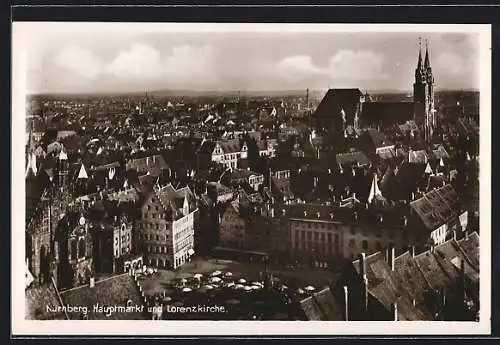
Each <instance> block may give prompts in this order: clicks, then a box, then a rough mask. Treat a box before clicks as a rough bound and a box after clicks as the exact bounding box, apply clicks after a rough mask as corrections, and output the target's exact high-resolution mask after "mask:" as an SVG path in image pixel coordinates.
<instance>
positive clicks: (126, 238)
mask: <svg viewBox="0 0 500 345" xmlns="http://www.w3.org/2000/svg"><path fill="white" fill-rule="evenodd" d="M118 240H119V238H118V237H115V245H118ZM127 241H130V234H127V235H126V236H125V235H123V236H122V243H123V242H127Z"/></svg>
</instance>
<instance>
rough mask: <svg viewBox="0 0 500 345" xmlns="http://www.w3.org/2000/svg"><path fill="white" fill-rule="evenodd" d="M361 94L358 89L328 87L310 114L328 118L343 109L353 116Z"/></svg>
mask: <svg viewBox="0 0 500 345" xmlns="http://www.w3.org/2000/svg"><path fill="white" fill-rule="evenodd" d="M361 96H363V93H362V92H361V91H360V90H359V89H329V90H328V91H327V93H326V94H325V96H324V97H323V99H322V100H321V103H320V104H319V105H318V107H317V108H316V111H315V112H314V113H313V114H312V116H313V117H327V118H328V117H333V116H336V115H338V114H340V112H341V111H342V110H344V111H345V113H346V115H347V116H349V117H353V116H354V112H355V110H356V107H357V105H358V103H359V102H360V98H361Z"/></svg>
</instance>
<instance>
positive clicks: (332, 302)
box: [299, 288, 343, 321]
mask: <svg viewBox="0 0 500 345" xmlns="http://www.w3.org/2000/svg"><path fill="white" fill-rule="evenodd" d="M299 305H300V308H301V309H302V311H303V312H304V314H305V316H306V318H307V320H309V321H343V312H342V307H341V305H340V304H339V303H338V302H337V300H336V298H335V297H334V295H333V294H332V292H331V291H330V288H325V289H323V290H321V291H318V292H315V293H313V294H311V295H310V296H308V297H306V298H304V299H303V300H301V301H300V302H299Z"/></svg>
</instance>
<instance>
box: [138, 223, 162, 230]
mask: <svg viewBox="0 0 500 345" xmlns="http://www.w3.org/2000/svg"><path fill="white" fill-rule="evenodd" d="M160 228H162V229H165V230H166V229H168V224H165V225H164V226H160V223H145V222H141V223H139V229H156V230H159V229H160Z"/></svg>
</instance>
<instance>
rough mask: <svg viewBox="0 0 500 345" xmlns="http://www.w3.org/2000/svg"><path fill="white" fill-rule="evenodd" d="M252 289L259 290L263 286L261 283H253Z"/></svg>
mask: <svg viewBox="0 0 500 345" xmlns="http://www.w3.org/2000/svg"><path fill="white" fill-rule="evenodd" d="M250 288H251V289H252V290H259V289H260V288H261V287H260V286H259V285H252V286H250Z"/></svg>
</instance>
